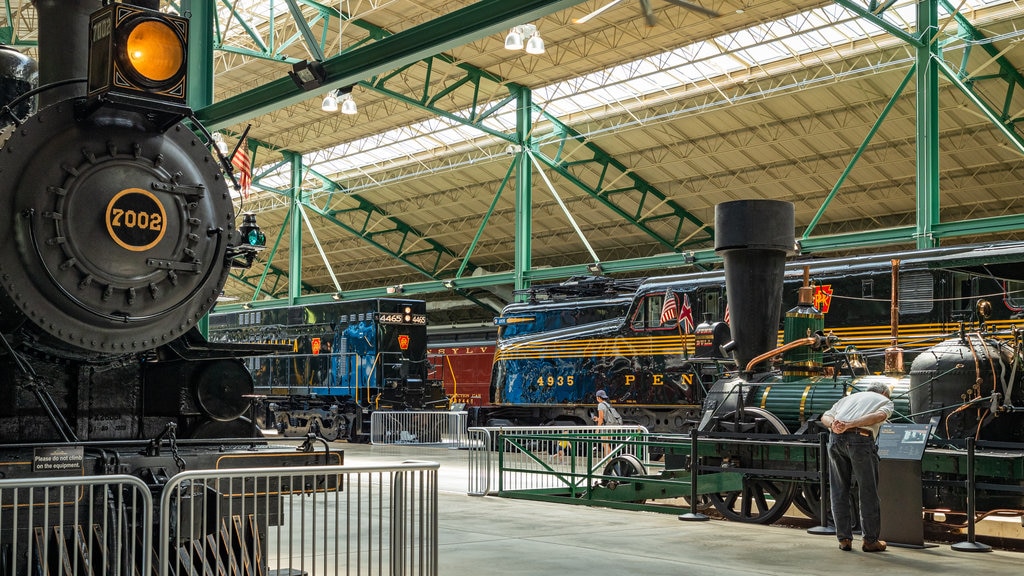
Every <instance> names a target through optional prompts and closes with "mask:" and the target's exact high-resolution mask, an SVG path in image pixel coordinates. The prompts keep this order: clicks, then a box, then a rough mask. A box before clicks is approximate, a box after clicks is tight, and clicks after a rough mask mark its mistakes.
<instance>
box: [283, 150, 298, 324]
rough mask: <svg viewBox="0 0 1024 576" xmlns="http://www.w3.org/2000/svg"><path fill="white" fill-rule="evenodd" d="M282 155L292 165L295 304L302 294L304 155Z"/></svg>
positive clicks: (291, 263)
mask: <svg viewBox="0 0 1024 576" xmlns="http://www.w3.org/2000/svg"><path fill="white" fill-rule="evenodd" d="M282 155H283V156H284V159H285V160H286V161H288V163H289V164H290V165H291V190H290V193H291V198H290V200H291V202H290V203H289V207H288V215H289V216H291V219H292V221H291V229H290V237H289V241H288V246H289V250H288V300H290V301H291V303H292V304H294V303H295V301H296V300H297V299H298V298H299V296H301V295H302V285H301V283H302V218H301V217H300V216H299V203H300V202H302V155H301V154H295V153H294V152H285V153H283V154H282Z"/></svg>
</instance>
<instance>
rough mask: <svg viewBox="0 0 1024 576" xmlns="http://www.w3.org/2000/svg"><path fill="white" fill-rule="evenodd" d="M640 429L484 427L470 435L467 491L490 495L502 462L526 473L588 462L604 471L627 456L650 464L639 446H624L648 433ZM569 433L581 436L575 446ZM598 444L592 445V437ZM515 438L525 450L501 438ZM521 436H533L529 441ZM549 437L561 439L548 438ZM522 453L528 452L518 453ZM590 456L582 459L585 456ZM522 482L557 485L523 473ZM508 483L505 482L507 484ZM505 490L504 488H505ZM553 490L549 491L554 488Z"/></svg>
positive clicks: (544, 477) (543, 477)
mask: <svg viewBox="0 0 1024 576" xmlns="http://www.w3.org/2000/svg"><path fill="white" fill-rule="evenodd" d="M647 433H648V432H647V428H645V427H643V426H482V427H473V428H470V429H469V430H468V437H469V439H468V443H467V447H468V448H469V450H468V452H469V459H468V462H467V469H468V471H469V478H468V481H469V487H468V489H467V494H469V495H470V496H486V495H488V494H490V493H492V492H493V491H494V490H495V489H496V487H497V485H498V482H499V474H500V473H501V472H500V470H499V468H498V463H499V459H501V460H502V461H503V463H504V465H505V467H506V468H515V469H517V470H529V469H531V468H533V469H536V470H538V471H543V472H551V471H552V470H555V471H557V470H560V469H565V470H569V469H570V468H573V469H574V468H575V467H576V466H578V465H579V464H580V462H581V461H582V460H586V461H587V462H588V463H589V464H588V466H589V467H590V468H594V469H597V468H603V467H604V466H605V464H606V463H607V462H608V461H609V460H610V459H611V458H613V457H615V456H620V455H623V454H630V455H633V456H635V457H637V459H639V460H640V461H641V462H644V463H647V462H649V458H648V454H647V453H646V450H645V446H644V445H643V444H637V443H633V442H627V440H633V439H635V438H636V436H637V435H638V434H647ZM567 434H579V435H581V437H585V438H581V440H580V441H579V442H573V441H570V440H568V439H567V438H565V437H564V435H567ZM598 434H599V435H600V436H599V441H595V440H594V438H595V435H598ZM505 435H515V436H516V437H517V439H516V444H519V443H526V444H528V446H523V447H520V446H515V445H513V444H511V443H509V441H508V440H507V439H506V438H504V436H505ZM523 436H526V437H530V436H535V438H532V439H526V438H523ZM552 436H562V437H559V438H552ZM522 448H526V449H522ZM586 450H590V451H591V453H590V454H589V455H588V454H584V453H583V451H586ZM520 477H521V478H525V479H526V480H523V481H524V482H531V483H532V484H530V487H531V488H543V487H544V486H541V485H538V484H537V482H550V483H553V485H554V484H557V483H559V482H560V480H558V479H557V478H556V477H555V476H552V475H550V474H540V475H530V474H523V475H521V476H520ZM509 481H510V479H509V478H506V479H505V483H506V485H508V483H509ZM506 487H508V486H506ZM552 487H553V486H552Z"/></svg>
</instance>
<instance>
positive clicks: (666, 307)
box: [661, 288, 678, 324]
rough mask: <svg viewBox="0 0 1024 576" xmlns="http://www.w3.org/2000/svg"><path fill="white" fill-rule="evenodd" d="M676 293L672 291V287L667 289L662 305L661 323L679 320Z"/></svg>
mask: <svg viewBox="0 0 1024 576" xmlns="http://www.w3.org/2000/svg"><path fill="white" fill-rule="evenodd" d="M677 312H678V311H677V310H676V295H675V294H673V293H672V289H671V288H669V289H668V290H665V302H664V303H663V304H662V305H661V323H662V324H668V323H669V322H671V321H672V320H677V317H676V314H677Z"/></svg>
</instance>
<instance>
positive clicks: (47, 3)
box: [34, 0, 103, 109]
mask: <svg viewBox="0 0 1024 576" xmlns="http://www.w3.org/2000/svg"><path fill="white" fill-rule="evenodd" d="M34 4H35V6H36V13H37V14H38V17H39V84H40V85H41V86H45V85H46V84H49V83H51V82H58V81H61V80H71V79H72V78H81V79H82V80H83V81H82V82H80V83H76V84H68V85H65V86H59V87H56V88H53V89H50V90H45V91H43V92H42V93H40V94H39V108H40V109H42V108H45V107H46V106H48V105H50V104H53V103H55V102H60V101H61V100H64V99H67V98H73V97H76V96H85V82H84V80H85V78H86V77H87V76H88V74H89V15H90V14H92V13H93V12H95V11H96V10H99V9H100V8H101V7H102V6H103V3H102V2H101V1H100V0H35V1H34Z"/></svg>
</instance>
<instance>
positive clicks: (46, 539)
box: [0, 475, 153, 576]
mask: <svg viewBox="0 0 1024 576" xmlns="http://www.w3.org/2000/svg"><path fill="white" fill-rule="evenodd" d="M152 511H153V498H152V495H151V494H150V491H149V488H148V487H147V486H146V484H145V483H144V482H142V481H141V480H139V479H138V478H136V477H134V476H126V475H112V476H95V477H84V478H83V477H81V476H78V477H67V478H36V479H8V480H0V574H2V575H3V576H25V575H27V574H43V575H48V574H61V575H71V576H77V575H79V574H90V575H92V574H103V575H104V576H122V575H124V576H129V575H135V574H152V550H153V547H152V536H153V514H152Z"/></svg>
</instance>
